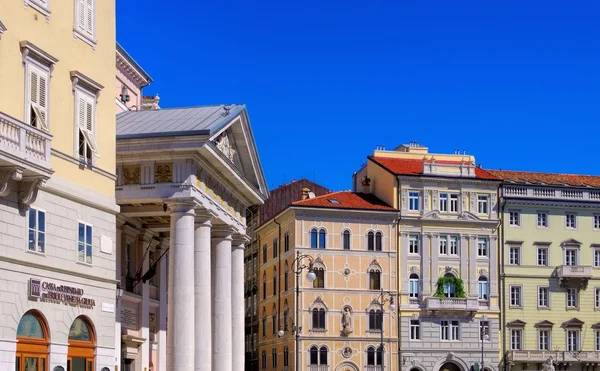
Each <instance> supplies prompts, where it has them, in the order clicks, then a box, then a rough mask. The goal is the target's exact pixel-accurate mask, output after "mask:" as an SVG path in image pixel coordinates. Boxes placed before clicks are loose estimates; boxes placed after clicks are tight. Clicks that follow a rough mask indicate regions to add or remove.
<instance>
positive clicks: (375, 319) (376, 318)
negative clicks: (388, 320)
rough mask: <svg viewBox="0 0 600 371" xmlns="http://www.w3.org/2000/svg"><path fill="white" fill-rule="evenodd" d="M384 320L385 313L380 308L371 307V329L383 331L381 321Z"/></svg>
mask: <svg viewBox="0 0 600 371" xmlns="http://www.w3.org/2000/svg"><path fill="white" fill-rule="evenodd" d="M382 321H383V314H382V313H381V310H379V309H377V310H376V309H371V310H370V311H369V330H372V331H381V322H382Z"/></svg>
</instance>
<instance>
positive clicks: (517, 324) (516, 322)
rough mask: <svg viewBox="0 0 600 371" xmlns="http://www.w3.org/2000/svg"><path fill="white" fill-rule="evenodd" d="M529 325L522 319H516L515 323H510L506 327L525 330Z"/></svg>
mask: <svg viewBox="0 0 600 371" xmlns="http://www.w3.org/2000/svg"><path fill="white" fill-rule="evenodd" d="M526 324H527V323H526V322H523V321H521V320H520V319H516V320H514V321H510V322H509V323H507V324H506V327H515V328H523V327H525V325H526Z"/></svg>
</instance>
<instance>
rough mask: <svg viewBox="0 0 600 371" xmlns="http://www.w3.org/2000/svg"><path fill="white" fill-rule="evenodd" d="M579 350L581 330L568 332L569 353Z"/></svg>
mask: <svg viewBox="0 0 600 371" xmlns="http://www.w3.org/2000/svg"><path fill="white" fill-rule="evenodd" d="M579 350H580V349H579V330H567V352H578V351H579Z"/></svg>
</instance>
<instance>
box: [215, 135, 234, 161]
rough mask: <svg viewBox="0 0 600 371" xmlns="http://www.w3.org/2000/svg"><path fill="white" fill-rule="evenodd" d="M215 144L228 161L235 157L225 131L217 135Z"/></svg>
mask: <svg viewBox="0 0 600 371" xmlns="http://www.w3.org/2000/svg"><path fill="white" fill-rule="evenodd" d="M216 145H217V148H218V149H219V151H221V153H223V154H224V155H225V157H227V158H228V159H229V161H231V162H233V159H234V157H235V149H233V146H232V145H231V144H230V143H229V137H228V136H227V132H223V134H221V135H219V137H218V138H217V140H216Z"/></svg>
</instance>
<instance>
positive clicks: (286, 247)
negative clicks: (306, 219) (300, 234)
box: [283, 232, 290, 252]
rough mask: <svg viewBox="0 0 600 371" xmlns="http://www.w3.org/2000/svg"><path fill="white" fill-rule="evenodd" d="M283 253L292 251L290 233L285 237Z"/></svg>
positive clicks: (286, 233)
mask: <svg viewBox="0 0 600 371" xmlns="http://www.w3.org/2000/svg"><path fill="white" fill-rule="evenodd" d="M283 251H284V252H288V251H290V234H289V233H288V232H285V234H284V235H283Z"/></svg>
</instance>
